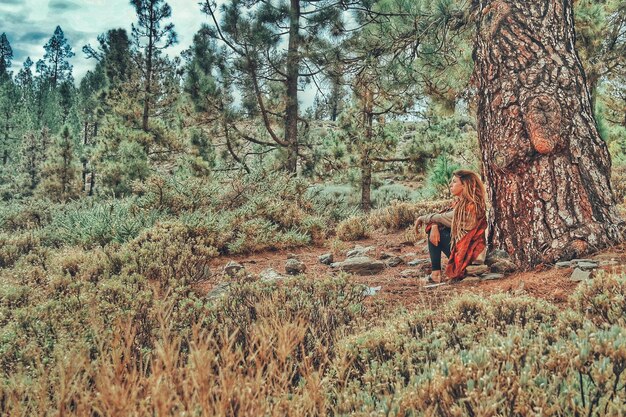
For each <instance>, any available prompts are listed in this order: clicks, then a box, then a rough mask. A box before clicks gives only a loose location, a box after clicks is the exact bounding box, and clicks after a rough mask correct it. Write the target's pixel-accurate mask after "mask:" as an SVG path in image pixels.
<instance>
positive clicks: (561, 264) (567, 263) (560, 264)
mask: <svg viewBox="0 0 626 417" xmlns="http://www.w3.org/2000/svg"><path fill="white" fill-rule="evenodd" d="M555 265H556V267H557V268H571V267H572V263H571V262H570V261H562V262H557V263H556V264H555Z"/></svg>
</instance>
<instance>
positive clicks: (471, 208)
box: [452, 169, 487, 242]
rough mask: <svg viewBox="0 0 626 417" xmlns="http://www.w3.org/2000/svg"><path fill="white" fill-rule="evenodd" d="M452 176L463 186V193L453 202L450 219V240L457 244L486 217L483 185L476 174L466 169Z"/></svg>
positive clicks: (457, 171) (455, 172)
mask: <svg viewBox="0 0 626 417" xmlns="http://www.w3.org/2000/svg"><path fill="white" fill-rule="evenodd" d="M452 175H454V176H455V177H457V178H458V179H459V180H460V181H461V184H462V185H463V192H462V193H461V195H460V196H459V197H458V200H457V201H456V202H455V206H454V217H453V219H452V240H453V242H458V241H459V240H460V239H461V238H462V237H463V235H465V233H467V231H469V230H471V229H473V228H474V227H476V225H477V224H478V223H479V222H480V221H481V220H482V219H484V218H485V217H486V215H487V204H486V197H485V185H484V184H483V182H482V181H481V179H480V177H479V176H478V174H476V173H475V172H473V171H469V170H466V169H458V170H456V171H454V172H453V174H452Z"/></svg>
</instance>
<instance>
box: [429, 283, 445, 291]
mask: <svg viewBox="0 0 626 417" xmlns="http://www.w3.org/2000/svg"><path fill="white" fill-rule="evenodd" d="M445 285H448V283H447V282H439V283H436V284H428V285H425V286H424V288H426V289H427V290H430V289H432V288H438V287H443V286H445Z"/></svg>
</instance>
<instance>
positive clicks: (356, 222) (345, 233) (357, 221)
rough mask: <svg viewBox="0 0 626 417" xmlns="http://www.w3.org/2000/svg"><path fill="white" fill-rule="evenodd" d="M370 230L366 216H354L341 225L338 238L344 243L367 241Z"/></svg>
mask: <svg viewBox="0 0 626 417" xmlns="http://www.w3.org/2000/svg"><path fill="white" fill-rule="evenodd" d="M369 234H370V230H369V225H368V223H367V217H365V216H352V217H349V218H347V219H346V220H344V221H342V222H341V223H339V225H338V226H337V237H338V238H339V239H341V240H343V241H344V242H350V241H355V240H361V239H365V238H367V237H368V236H369Z"/></svg>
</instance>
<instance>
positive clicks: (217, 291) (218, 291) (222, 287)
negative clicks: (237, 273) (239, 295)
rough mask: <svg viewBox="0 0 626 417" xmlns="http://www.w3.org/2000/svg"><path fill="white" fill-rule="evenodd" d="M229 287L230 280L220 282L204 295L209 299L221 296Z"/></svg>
mask: <svg viewBox="0 0 626 417" xmlns="http://www.w3.org/2000/svg"><path fill="white" fill-rule="evenodd" d="M229 289H230V282H220V283H219V284H217V285H216V286H215V287H213V289H212V290H211V291H209V293H208V294H207V295H206V296H207V298H208V299H209V300H215V299H218V298H220V297H223V296H224V295H225V294H226V293H227V292H228V290H229Z"/></svg>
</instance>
